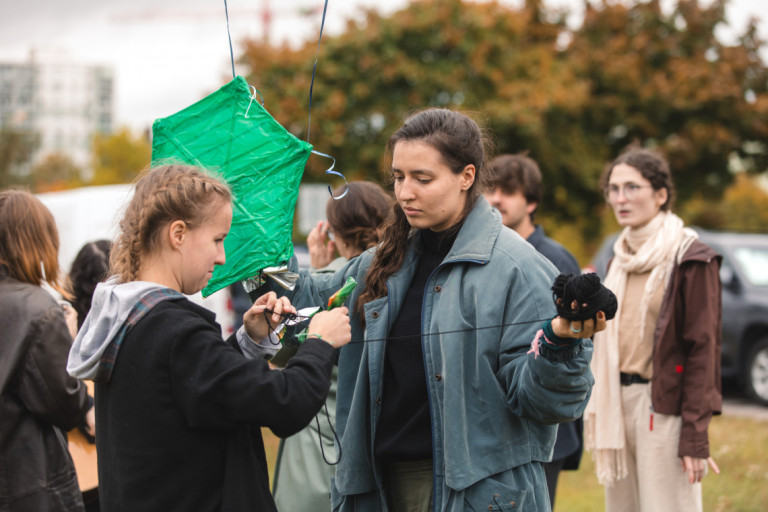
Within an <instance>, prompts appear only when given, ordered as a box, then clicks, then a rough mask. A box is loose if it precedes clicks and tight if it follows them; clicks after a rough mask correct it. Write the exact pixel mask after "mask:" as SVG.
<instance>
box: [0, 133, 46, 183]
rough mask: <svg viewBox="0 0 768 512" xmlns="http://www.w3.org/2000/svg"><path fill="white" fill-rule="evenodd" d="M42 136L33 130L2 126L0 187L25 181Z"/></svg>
mask: <svg viewBox="0 0 768 512" xmlns="http://www.w3.org/2000/svg"><path fill="white" fill-rule="evenodd" d="M39 146H40V136H39V135H38V134H37V133H35V132H32V131H28V130H19V129H16V128H11V127H7V126H4V127H2V128H0V189H3V188H6V187H9V186H11V185H19V184H23V183H25V180H26V176H27V175H28V174H29V166H30V165H31V162H32V156H33V155H34V153H35V151H36V150H37V148H38V147H39Z"/></svg>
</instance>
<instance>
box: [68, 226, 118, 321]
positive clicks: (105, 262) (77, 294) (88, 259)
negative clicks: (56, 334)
mask: <svg viewBox="0 0 768 512" xmlns="http://www.w3.org/2000/svg"><path fill="white" fill-rule="evenodd" d="M111 249H112V242H111V241H110V240H97V241H95V242H89V243H87V244H85V245H84V246H83V247H82V248H81V249H80V251H79V252H78V253H77V256H75V261H73V262H72V267H71V268H70V271H69V281H70V283H69V284H70V291H71V294H72V297H73V298H72V306H74V308H75V311H77V328H78V329H80V327H82V325H83V322H84V321H85V317H86V316H87V315H88V312H89V311H90V310H91V299H92V298H93V291H94V290H95V289H96V285H97V284H99V283H100V282H102V281H105V280H106V279H107V277H108V275H109V252H110V250H111Z"/></svg>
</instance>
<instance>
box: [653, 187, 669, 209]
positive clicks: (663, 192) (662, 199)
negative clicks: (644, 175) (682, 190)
mask: <svg viewBox="0 0 768 512" xmlns="http://www.w3.org/2000/svg"><path fill="white" fill-rule="evenodd" d="M653 196H654V198H655V199H656V201H655V202H656V207H657V208H659V209H661V207H662V206H663V205H664V203H666V202H667V199H669V191H668V190H667V189H666V188H660V189H659V190H654V191H653Z"/></svg>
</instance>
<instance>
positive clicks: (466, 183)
mask: <svg viewBox="0 0 768 512" xmlns="http://www.w3.org/2000/svg"><path fill="white" fill-rule="evenodd" d="M475 172H476V169H475V166H474V165H472V164H469V165H467V166H465V167H464V169H462V171H461V178H460V183H461V191H462V192H466V191H467V190H469V188H470V187H471V186H472V184H473V183H474V182H475Z"/></svg>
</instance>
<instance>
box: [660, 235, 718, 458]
mask: <svg viewBox="0 0 768 512" xmlns="http://www.w3.org/2000/svg"><path fill="white" fill-rule="evenodd" d="M721 261H722V257H721V256H720V255H719V254H717V253H716V252H715V251H714V250H713V249H712V248H710V247H709V246H708V245H706V244H704V243H703V242H700V241H698V240H697V241H695V242H694V243H693V244H692V245H691V247H689V248H688V250H687V251H686V253H685V254H684V255H683V258H682V261H681V262H680V264H679V265H676V266H675V267H674V269H673V271H672V275H671V276H670V279H669V286H667V290H666V291H665V293H664V299H663V301H662V305H661V310H660V314H659V320H658V322H657V323H656V330H655V333H654V345H653V346H654V351H653V378H652V380H651V400H652V404H653V409H654V410H655V411H657V412H659V413H661V414H674V415H677V416H681V417H682V422H683V424H682V430H681V432H680V444H679V446H678V456H680V457H683V456H686V455H687V456H691V457H698V458H706V457H709V437H708V434H707V430H708V426H709V421H710V419H712V415H713V414H720V411H721V409H722V402H723V396H722V388H721V377H720V351H721V336H722V334H721V333H722V328H721V327H722V326H721V324H722V304H721V301H722V289H721V284H720V274H719V271H720V263H721Z"/></svg>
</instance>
